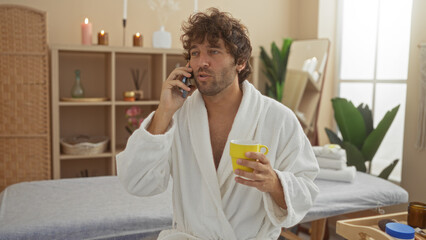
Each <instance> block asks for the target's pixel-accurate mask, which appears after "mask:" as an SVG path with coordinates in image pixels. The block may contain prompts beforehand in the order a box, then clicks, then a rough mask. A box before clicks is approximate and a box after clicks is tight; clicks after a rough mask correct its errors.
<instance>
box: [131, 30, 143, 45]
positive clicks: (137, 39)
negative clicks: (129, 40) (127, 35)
mask: <svg viewBox="0 0 426 240" xmlns="http://www.w3.org/2000/svg"><path fill="white" fill-rule="evenodd" d="M133 46H134V47H143V38H142V35H141V34H140V33H136V34H135V35H133Z"/></svg>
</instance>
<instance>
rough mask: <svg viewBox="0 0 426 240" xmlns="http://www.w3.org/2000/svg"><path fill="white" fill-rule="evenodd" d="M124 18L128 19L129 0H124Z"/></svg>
mask: <svg viewBox="0 0 426 240" xmlns="http://www.w3.org/2000/svg"><path fill="white" fill-rule="evenodd" d="M123 19H127V0H123Z"/></svg>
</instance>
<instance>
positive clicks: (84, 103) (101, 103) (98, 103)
mask: <svg viewBox="0 0 426 240" xmlns="http://www.w3.org/2000/svg"><path fill="white" fill-rule="evenodd" d="M109 105H111V101H104V102H62V101H61V102H59V106H109Z"/></svg>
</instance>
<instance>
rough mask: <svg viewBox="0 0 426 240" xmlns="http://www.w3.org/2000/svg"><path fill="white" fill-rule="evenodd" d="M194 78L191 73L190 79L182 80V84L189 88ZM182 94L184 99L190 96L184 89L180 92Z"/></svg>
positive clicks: (184, 78)
mask: <svg viewBox="0 0 426 240" xmlns="http://www.w3.org/2000/svg"><path fill="white" fill-rule="evenodd" d="M192 77H193V74H192V72H191V76H190V77H185V76H184V77H183V78H182V82H183V83H184V84H185V85H186V86H189V85H191V81H190V79H191V78H192ZM180 91H181V92H182V97H183V98H186V96H187V95H188V91H185V90H183V89H181V90H180Z"/></svg>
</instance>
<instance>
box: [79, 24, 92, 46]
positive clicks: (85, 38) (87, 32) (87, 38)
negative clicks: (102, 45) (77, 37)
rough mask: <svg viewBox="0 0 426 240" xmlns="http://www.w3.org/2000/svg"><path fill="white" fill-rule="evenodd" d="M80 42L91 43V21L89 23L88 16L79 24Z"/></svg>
mask: <svg viewBox="0 0 426 240" xmlns="http://www.w3.org/2000/svg"><path fill="white" fill-rule="evenodd" d="M81 44H83V45H92V23H89V19H88V18H85V19H84V23H82V24H81Z"/></svg>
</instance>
